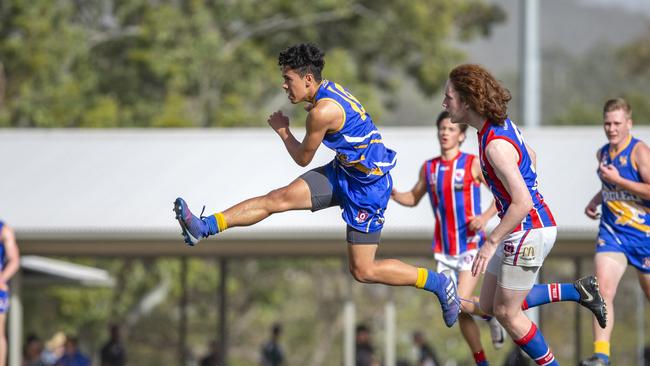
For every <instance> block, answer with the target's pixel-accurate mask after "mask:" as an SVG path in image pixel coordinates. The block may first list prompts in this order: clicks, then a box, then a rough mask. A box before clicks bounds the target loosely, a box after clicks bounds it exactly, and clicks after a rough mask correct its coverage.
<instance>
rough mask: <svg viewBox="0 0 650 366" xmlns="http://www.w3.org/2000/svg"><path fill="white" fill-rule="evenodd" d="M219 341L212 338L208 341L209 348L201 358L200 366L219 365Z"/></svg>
mask: <svg viewBox="0 0 650 366" xmlns="http://www.w3.org/2000/svg"><path fill="white" fill-rule="evenodd" d="M219 356H220V355H219V342H217V340H216V339H215V340H213V341H211V342H210V350H209V352H208V354H207V355H205V356H203V358H201V363H200V365H201V366H218V365H219Z"/></svg>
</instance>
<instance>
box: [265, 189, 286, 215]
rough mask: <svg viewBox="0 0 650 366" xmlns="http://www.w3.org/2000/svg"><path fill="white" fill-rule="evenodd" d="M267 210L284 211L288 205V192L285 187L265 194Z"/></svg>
mask: <svg viewBox="0 0 650 366" xmlns="http://www.w3.org/2000/svg"><path fill="white" fill-rule="evenodd" d="M266 201H267V206H268V208H269V211H272V212H275V211H286V210H287V209H288V207H289V206H290V194H289V189H288V188H287V187H282V188H278V189H274V190H272V191H271V192H269V193H267V194H266Z"/></svg>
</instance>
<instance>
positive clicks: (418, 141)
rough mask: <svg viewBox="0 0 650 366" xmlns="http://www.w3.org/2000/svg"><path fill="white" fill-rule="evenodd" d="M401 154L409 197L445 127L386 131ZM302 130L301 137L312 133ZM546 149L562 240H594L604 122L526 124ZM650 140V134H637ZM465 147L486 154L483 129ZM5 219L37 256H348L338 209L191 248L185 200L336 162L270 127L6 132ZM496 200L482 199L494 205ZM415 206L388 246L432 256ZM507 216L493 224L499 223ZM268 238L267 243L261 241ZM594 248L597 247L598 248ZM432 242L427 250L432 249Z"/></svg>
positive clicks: (217, 204) (209, 199)
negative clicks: (481, 148) (299, 159)
mask: <svg viewBox="0 0 650 366" xmlns="http://www.w3.org/2000/svg"><path fill="white" fill-rule="evenodd" d="M380 131H381V132H382V135H383V140H384V143H385V144H386V145H387V146H389V147H390V148H392V149H394V150H396V151H397V152H398V155H397V156H398V163H397V166H396V168H394V169H393V171H392V175H393V181H394V186H395V187H396V188H397V189H398V190H409V189H411V187H412V186H413V184H415V182H416V179H417V174H418V171H419V168H420V166H421V164H422V163H423V162H424V160H426V159H428V158H431V157H433V156H435V155H437V154H438V153H439V148H438V143H437V139H436V136H435V128H433V127H431V128H421V127H420V128H412V127H408V128H397V127H383V128H381V127H380ZM303 133H304V132H303V131H301V130H296V131H294V134H295V135H296V136H297V138H299V139H300V138H301V137H302V135H303ZM523 134H524V138H525V139H526V142H527V143H528V144H529V145H530V146H532V147H533V149H535V150H536V152H537V156H538V158H537V165H538V166H537V171H538V173H539V176H540V180H539V183H540V185H539V186H540V191H541V192H542V193H543V195H544V197H545V199H546V201H547V202H548V204H549V205H550V207H551V209H552V211H553V213H554V215H555V218H556V221H557V222H558V226H559V230H560V232H559V240H577V241H584V242H589V243H593V239H594V237H595V233H596V229H597V223H596V222H594V221H591V220H589V219H588V218H587V217H586V216H585V215H584V214H583V210H584V207H585V205H586V203H587V202H588V201H589V199H590V198H591V197H592V196H593V195H594V194H595V193H596V192H597V191H598V189H599V187H600V184H599V181H598V179H597V177H596V174H595V170H596V167H597V163H596V158H595V152H596V149H598V148H599V147H600V146H602V145H603V144H604V143H605V142H606V139H605V136H604V133H603V131H602V128H600V127H597V126H595V127H545V128H540V129H529V130H526V129H523ZM634 134H635V136H637V137H639V138H641V139H642V140H644V141H650V128H647V127H642V128H638V127H637V128H635V130H634ZM462 148H463V150H464V151H467V152H470V153H476V151H477V141H476V138H475V135H474V131H473V130H472V129H471V128H470V129H469V130H468V138H467V141H466V142H465V144H464V145H463V147H462ZM0 156H2V157H3V158H4V159H3V161H2V165H3V168H4V169H3V170H4V172H5V174H6V177H5V178H4V179H2V180H0V197H2V200H3V207H2V212H0V217H2V219H3V220H5V221H6V222H7V223H9V224H10V225H12V226H13V227H14V228H15V229H16V232H17V235H18V239H19V242H20V245H21V249H22V250H23V251H25V250H26V252H25V253H26V254H46V255H47V254H66V255H74V254H79V255H85V254H88V255H125V254H129V253H132V254H134V255H135V254H137V255H166V254H170V255H172V254H173V255H205V254H208V253H212V254H218V255H230V256H235V255H250V254H252V253H254V254H259V255H277V254H286V255H292V254H296V255H303V254H335V255H339V254H342V255H345V245H336V248H329V247H327V245H328V244H327V243H331V242H333V241H336V242H340V243H343V242H344V235H345V234H344V233H345V224H344V223H343V221H342V219H341V217H340V211H339V210H338V209H336V208H331V209H328V210H323V211H320V212H316V213H310V212H287V213H282V214H277V215H273V216H272V217H270V218H268V219H267V220H265V221H263V222H261V223H259V224H257V225H254V226H251V227H246V228H237V229H233V230H229V231H227V232H225V233H223V234H220V237H219V239H218V240H217V241H215V243H217V242H218V243H219V245H212V244H213V243H210V241H208V243H206V244H204V243H200V244H199V246H197V247H196V248H191V251H188V248H185V247H184V245H183V244H182V242H181V239H180V234H179V232H180V229H179V228H178V225H177V223H176V221H175V220H174V216H173V212H172V202H173V200H174V199H175V198H176V197H177V196H182V197H183V198H185V199H186V200H187V201H188V203H189V204H190V207H191V208H192V209H193V210H195V211H197V214H198V213H199V212H200V210H201V208H202V206H203V205H204V204H205V205H206V212H215V211H217V210H221V209H225V208H227V207H229V206H231V205H233V204H235V203H237V202H239V201H241V200H243V199H246V198H250V197H254V196H258V195H262V194H265V193H266V192H268V191H270V190H272V189H274V188H277V187H281V186H284V185H286V184H288V183H289V182H291V181H292V180H293V179H295V178H296V177H298V176H299V175H300V174H302V173H303V172H305V171H306V170H307V169H311V168H313V167H317V166H319V165H322V164H325V163H327V162H328V161H330V160H331V159H332V157H333V154H332V152H331V151H330V150H328V149H327V148H325V147H321V148H320V149H319V151H318V152H317V154H316V157H315V158H314V161H313V162H312V163H311V164H310V166H309V167H308V168H301V167H299V166H298V165H296V164H295V163H294V162H293V161H292V159H291V157H290V156H289V154H288V153H287V152H286V150H285V148H284V145H283V144H282V142H281V141H280V139H279V138H278V137H277V136H276V135H275V133H274V132H273V131H272V130H271V129H270V128H261V129H164V130H161V129H120V130H69V129H50V130H42V129H41V130H38V129H37V130H34V129H29V130H20V129H19V130H16V129H10V130H9V129H6V130H0ZM490 200H491V195H490V194H489V192H488V191H487V190H485V191H484V194H483V199H482V201H483V205H484V207H485V205H487V204H489V202H490ZM422 201H423V202H421V203H420V204H419V205H418V207H416V208H406V207H401V206H399V205H398V204H396V203H395V202H391V203H390V204H389V206H388V209H387V212H386V225H385V229H384V232H383V234H382V243H386V245H385V250H387V252H385V253H386V254H399V253H402V254H409V253H413V254H416V253H422V254H426V253H427V252H428V250H427V249H428V246H427V245H426V244H423V243H426V242H428V241H430V240H431V237H432V232H433V214H432V212H431V209H430V207H429V204H428V202H426V201H427V200H426V199H423V200H422ZM495 222H496V221H493V222H492V223H491V224H492V225H494V224H495ZM260 242H267V243H265V244H260ZM589 245H590V246H591V244H589ZM422 246H424V248H423V249H422Z"/></svg>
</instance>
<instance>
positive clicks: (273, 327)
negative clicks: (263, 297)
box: [271, 323, 282, 335]
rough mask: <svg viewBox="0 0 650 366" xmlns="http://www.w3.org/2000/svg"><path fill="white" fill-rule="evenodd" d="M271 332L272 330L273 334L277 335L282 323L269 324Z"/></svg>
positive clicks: (280, 330) (280, 331)
mask: <svg viewBox="0 0 650 366" xmlns="http://www.w3.org/2000/svg"><path fill="white" fill-rule="evenodd" d="M271 332H272V333H273V334H275V335H278V334H280V333H282V324H280V323H274V324H273V325H272V326H271Z"/></svg>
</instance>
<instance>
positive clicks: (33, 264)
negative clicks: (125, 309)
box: [20, 255, 114, 287]
mask: <svg viewBox="0 0 650 366" xmlns="http://www.w3.org/2000/svg"><path fill="white" fill-rule="evenodd" d="M20 268H21V270H22V271H23V274H24V275H26V277H25V279H26V280H29V281H32V282H37V283H53V282H68V283H78V284H81V285H84V286H108V287H110V286H113V282H114V281H113V278H112V277H111V275H110V274H109V273H108V272H107V271H106V270H103V269H101V268H95V267H89V266H84V265H81V264H76V263H70V262H66V261H62V260H58V259H52V258H46V257H41V256H37V255H25V256H22V257H21V258H20Z"/></svg>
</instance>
